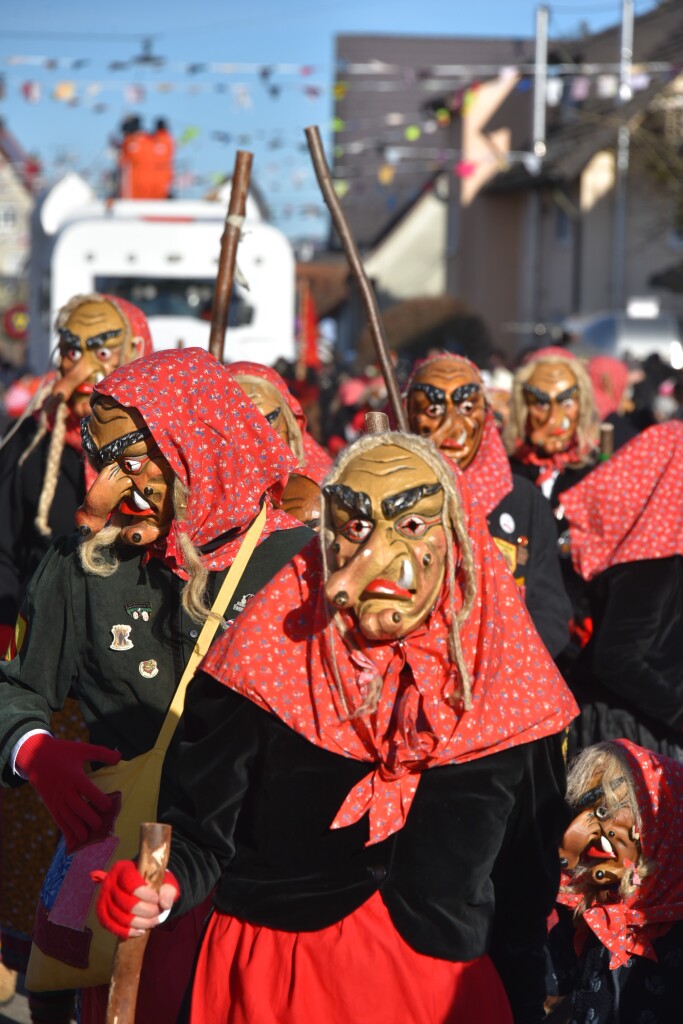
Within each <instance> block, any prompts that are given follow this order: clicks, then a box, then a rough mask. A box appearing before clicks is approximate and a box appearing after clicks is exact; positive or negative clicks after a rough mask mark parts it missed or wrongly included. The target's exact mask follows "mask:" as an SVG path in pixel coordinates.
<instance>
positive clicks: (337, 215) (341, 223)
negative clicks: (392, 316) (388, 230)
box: [305, 125, 408, 433]
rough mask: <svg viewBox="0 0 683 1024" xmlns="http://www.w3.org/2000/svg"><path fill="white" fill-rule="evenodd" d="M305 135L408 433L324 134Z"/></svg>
mask: <svg viewBox="0 0 683 1024" xmlns="http://www.w3.org/2000/svg"><path fill="white" fill-rule="evenodd" d="M305 131H306V139H307V141H308V149H309V151H310V154H311V159H312V161H313V167H314V168H315V174H316V177H317V179H318V184H319V185H320V190H321V192H322V194H323V198H324V200H325V202H326V204H327V208H328V209H329V211H330V214H331V215H332V220H333V222H334V226H335V228H336V229H337V232H338V234H339V237H340V239H341V243H342V245H343V247H344V252H345V253H346V258H347V260H348V261H349V266H350V267H351V271H352V273H353V275H354V277H355V279H356V283H357V284H358V288H359V290H360V293H361V297H362V299H363V305H364V306H365V313H366V316H367V318H368V324H369V325H370V334H371V335H372V341H373V344H374V346H375V352H376V353H377V359H378V361H379V365H380V367H381V368H382V373H383V374H384V381H385V383H386V386H387V394H388V395H389V401H390V402H391V407H392V409H393V410H394V416H395V418H396V423H397V425H398V427H399V429H400V430H403V431H405V432H406V433H408V421H407V419H406V414H405V411H404V409H403V403H402V402H401V393H400V391H399V388H398V382H397V380H396V374H395V372H394V366H393V363H392V362H391V357H390V355H389V346H388V345H387V339H386V337H385V334H384V327H383V326H382V319H381V317H380V315H379V307H378V305H377V298H376V297H375V293H374V291H373V289H372V286H371V284H370V282H369V281H368V277H367V274H366V273H365V268H364V266H363V264H362V262H361V259H360V256H359V255H358V249H357V248H356V243H355V242H354V240H353V238H352V236H351V232H350V230H349V226H348V224H347V223H346V218H345V217H344V213H343V211H342V208H341V205H340V203H339V199H338V198H337V193H336V192H335V191H334V185H333V184H332V175H331V174H330V169H329V167H328V166H327V161H326V159H325V151H324V149H323V145H322V141H321V139H320V131H319V130H318V128H317V127H316V126H315V125H313V126H311V127H310V128H306V129H305Z"/></svg>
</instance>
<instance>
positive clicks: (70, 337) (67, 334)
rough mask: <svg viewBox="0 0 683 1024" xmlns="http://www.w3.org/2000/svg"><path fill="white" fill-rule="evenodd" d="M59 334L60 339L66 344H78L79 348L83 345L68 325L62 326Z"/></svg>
mask: <svg viewBox="0 0 683 1024" xmlns="http://www.w3.org/2000/svg"><path fill="white" fill-rule="evenodd" d="M57 334H58V335H59V340H60V341H61V342H63V344H64V345H77V346H78V348H80V347H81V339H80V338H79V337H78V335H77V334H74V333H73V331H70V330H69V328H68V327H60V328H59V330H58V331H57Z"/></svg>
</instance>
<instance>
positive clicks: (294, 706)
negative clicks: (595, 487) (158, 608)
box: [202, 471, 578, 844]
mask: <svg viewBox="0 0 683 1024" xmlns="http://www.w3.org/2000/svg"><path fill="white" fill-rule="evenodd" d="M455 475H456V480H457V485H458V488H459V490H460V491H461V494H462V501H463V506H464V514H465V523H466V529H467V534H468V536H469V538H470V540H471V543H472V548H473V555H474V564H475V567H476V598H475V602H474V606H473V608H472V611H471V612H470V614H469V616H468V618H467V620H466V622H465V623H464V624H463V625H462V626H461V628H460V638H461V643H462V648H463V652H464V657H465V661H466V664H467V668H468V670H469V673H470V676H471V682H472V708H471V710H470V711H463V709H462V704H461V702H460V701H454V700H452V699H449V698H452V695H453V694H454V692H457V690H458V689H459V679H458V675H457V669H456V667H455V665H454V664H453V662H452V661H451V658H450V654H449V649H448V631H449V622H450V619H449V602H448V600H447V594H446V586H444V592H443V599H442V601H441V603H440V604H439V605H438V606H437V608H436V609H435V610H434V611H433V612H432V614H431V616H430V617H429V618H428V619H427V621H426V623H425V624H424V625H423V626H422V627H421V628H419V629H417V630H415V631H414V632H413V633H410V634H409V635H407V636H405V637H403V638H402V639H401V640H399V641H397V642H395V643H376V642H375V643H371V642H369V641H367V640H365V639H364V638H363V637H362V636H361V635H359V634H358V633H357V632H356V631H353V633H352V637H353V642H348V641H346V642H345V640H344V638H343V637H342V635H341V633H340V632H339V631H338V630H337V628H336V626H335V625H334V624H332V627H331V629H328V628H326V627H328V625H329V623H330V612H329V610H328V606H327V604H326V601H325V596H324V591H323V578H322V565H321V555H320V548H319V542H318V541H317V540H316V541H315V542H313V543H312V544H310V545H308V546H307V547H306V548H305V549H304V551H303V552H301V553H300V554H298V555H296V556H295V558H294V559H293V560H292V562H290V564H289V565H288V566H287V567H285V569H283V570H282V571H281V572H280V573H279V574H278V575H277V576H275V577H274V578H273V579H272V580H271V581H270V583H268V584H267V585H266V587H265V588H264V589H263V590H262V591H261V592H260V593H259V594H258V595H257V596H256V597H255V598H254V600H253V602H252V603H251V604H250V605H249V607H248V608H247V610H246V612H244V613H243V614H242V615H241V616H240V618H239V619H238V620H237V622H236V623H235V625H234V626H233V627H232V628H231V629H230V631H229V632H228V633H226V634H224V635H223V636H222V637H221V638H220V639H219V640H218V641H217V642H216V643H215V644H214V645H213V647H212V648H211V650H210V652H209V654H208V656H207V657H206V658H205V660H204V662H203V665H202V667H203V668H204V669H205V671H207V672H208V673H209V674H210V675H212V676H213V677H214V678H216V679H218V680H219V681H220V682H222V683H223V684H224V685H225V686H228V687H230V688H231V689H233V690H236V691H237V692H239V693H241V694H243V695H244V696H246V697H248V698H249V699H250V700H252V701H253V702H254V703H255V704H258V705H259V706H260V707H262V708H264V709H266V710H268V711H270V712H271V713H272V714H274V715H276V716H277V717H278V718H280V719H281V720H282V721H283V722H285V723H286V725H288V726H289V727H290V728H292V729H294V730H295V731H296V732H297V733H299V734H300V735H301V736H303V737H304V738H305V739H307V740H308V741H309V742H310V743H313V744H315V745H316V746H318V747H322V748H324V749H325V750H330V751H332V752H333V753H336V754H341V755H342V756H344V757H350V758H354V759H356V760H360V761H367V762H370V765H372V767H369V770H368V774H367V775H366V776H365V778H364V779H363V780H362V781H361V782H360V783H359V784H358V785H357V786H355V787H354V788H353V789H352V790H351V792H350V793H349V794H348V796H347V797H346V799H345V800H344V802H343V804H342V806H341V807H340V809H339V811H338V813H337V815H336V817H335V820H334V822H332V823H331V827H332V828H342V827H344V826H346V825H351V824H353V823H354V822H356V821H358V820H359V819H360V818H362V817H363V816H364V815H365V814H366V813H367V812H369V821H370V839H369V844H371V843H377V842H380V841H381V840H383V839H386V838H387V837H388V836H390V835H391V834H392V833H394V832H396V831H398V830H399V829H400V828H402V827H403V824H404V823H405V820H406V816H407V814H408V811H409V810H410V806H411V804H412V801H413V798H414V796H415V792H416V790H417V787H418V785H419V782H420V777H421V773H422V772H423V771H425V770H427V769H429V768H434V767H437V766H438V765H445V764H453V763H460V762H465V761H471V760H474V759H476V758H480V757H485V756H486V755H488V754H493V753H495V752H497V751H500V750H506V749H507V748H509V747H513V746H517V745H519V744H522V743H529V742H530V741H531V740H534V739H538V738H540V737H543V736H549V735H552V734H554V733H557V732H559V731H560V730H561V729H563V728H564V727H565V726H567V725H569V723H570V722H571V720H572V719H573V718H574V717H575V716H576V714H577V711H578V709H577V706H576V704H575V702H574V699H573V697H572V695H571V693H570V691H569V690H568V688H567V686H566V685H565V683H564V681H563V679H562V678H561V676H560V674H559V673H558V671H557V669H556V667H555V665H554V663H553V661H552V659H551V657H550V655H549V654H548V652H547V650H546V649H545V647H544V645H543V643H542V642H541V640H540V639H539V637H538V634H537V633H536V630H535V629H534V627H533V625H532V623H531V620H530V619H529V616H528V613H527V611H526V609H525V607H524V604H523V602H522V599H521V597H520V595H519V591H518V589H517V586H516V584H515V582H514V580H513V578H512V576H511V574H510V573H509V572H508V570H507V567H506V566H505V563H504V561H503V558H502V556H501V555H500V553H499V551H498V549H497V548H496V547H495V545H494V543H493V541H492V540H491V537H490V535H489V532H488V528H487V526H486V521H485V519H484V518H483V516H482V514H481V512H480V510H479V508H478V506H477V503H476V502H474V501H473V500H472V494H471V491H470V489H469V487H468V486H467V484H466V482H465V481H464V478H463V475H462V474H461V473H459V472H458V471H456V473H455ZM349 624H350V625H351V620H350V619H349ZM331 640H332V642H331ZM333 663H334V665H335V666H336V673H337V677H338V679H339V681H340V683H341V686H342V689H343V693H344V698H345V702H346V705H347V707H348V708H349V709H350V712H351V714H352V713H353V709H356V708H358V707H360V705H361V704H362V703H363V700H364V697H365V695H366V693H367V686H368V684H369V682H370V681H371V680H372V679H373V677H376V676H377V674H379V675H380V676H381V677H382V679H383V687H382V695H381V698H380V702H379V705H378V708H377V710H376V712H374V713H372V714H370V715H363V716H358V717H355V718H354V717H349V714H348V713H347V712H345V710H344V708H343V706H342V702H341V700H340V696H339V692H338V689H337V682H336V680H335V676H334V672H333V667H332V666H333ZM406 664H407V665H408V666H409V667H410V669H411V670H412V679H413V681H414V682H413V683H412V684H411V685H407V686H405V688H404V689H402V690H400V689H399V688H400V683H401V673H402V669H403V668H404V666H405V665H406ZM425 723H426V724H425Z"/></svg>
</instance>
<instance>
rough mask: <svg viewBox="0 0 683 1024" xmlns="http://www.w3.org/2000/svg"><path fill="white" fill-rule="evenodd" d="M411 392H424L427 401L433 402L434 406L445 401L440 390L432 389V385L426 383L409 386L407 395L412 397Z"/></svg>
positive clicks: (444, 395) (443, 393)
mask: <svg viewBox="0 0 683 1024" xmlns="http://www.w3.org/2000/svg"><path fill="white" fill-rule="evenodd" d="M413 391H424V393H425V395H426V396H427V398H428V399H429V401H430V402H434V404H435V405H443V403H444V402H445V401H446V392H445V391H442V390H441V388H437V387H434V385H433V384H428V383H426V382H425V383H424V384H423V383H417V384H411V385H410V387H409V388H408V394H409V395H412V393H413Z"/></svg>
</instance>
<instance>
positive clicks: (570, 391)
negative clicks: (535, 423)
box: [555, 384, 579, 402]
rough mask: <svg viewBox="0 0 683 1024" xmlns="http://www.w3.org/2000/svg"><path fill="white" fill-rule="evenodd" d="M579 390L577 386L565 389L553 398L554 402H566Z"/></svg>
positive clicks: (573, 385)
mask: <svg viewBox="0 0 683 1024" xmlns="http://www.w3.org/2000/svg"><path fill="white" fill-rule="evenodd" d="M578 390H579V385H578V384H572V386H571V387H570V388H565V390H564V391H560V393H559V395H556V396H555V401H556V402H566V401H567V399H568V398H573V397H574V395H575V394H576V393H577V391H578Z"/></svg>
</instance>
